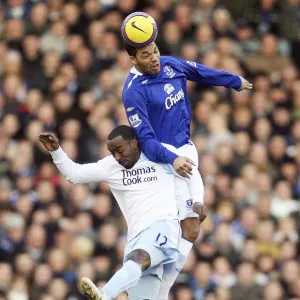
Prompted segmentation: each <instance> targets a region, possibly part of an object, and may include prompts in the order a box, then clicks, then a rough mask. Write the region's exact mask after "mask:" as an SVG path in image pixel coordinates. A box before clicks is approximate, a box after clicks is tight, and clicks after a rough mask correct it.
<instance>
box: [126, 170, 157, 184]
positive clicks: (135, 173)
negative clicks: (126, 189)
mask: <svg viewBox="0 0 300 300" xmlns="http://www.w3.org/2000/svg"><path fill="white" fill-rule="evenodd" d="M155 172H156V170H155V168H154V167H146V168H140V169H135V170H122V174H123V185H132V184H139V183H143V182H152V181H156V180H157V176H142V175H147V174H151V173H155Z"/></svg>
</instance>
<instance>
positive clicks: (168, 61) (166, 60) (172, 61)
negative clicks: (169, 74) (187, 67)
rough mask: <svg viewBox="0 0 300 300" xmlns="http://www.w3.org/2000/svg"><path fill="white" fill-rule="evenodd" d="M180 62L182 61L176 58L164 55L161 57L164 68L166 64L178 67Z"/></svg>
mask: <svg viewBox="0 0 300 300" xmlns="http://www.w3.org/2000/svg"><path fill="white" fill-rule="evenodd" d="M179 61H180V59H179V58H177V57H175V56H168V55H162V56H161V57H160V63H161V65H162V66H164V65H165V64H171V65H173V64H174V65H176V64H178V62H179Z"/></svg>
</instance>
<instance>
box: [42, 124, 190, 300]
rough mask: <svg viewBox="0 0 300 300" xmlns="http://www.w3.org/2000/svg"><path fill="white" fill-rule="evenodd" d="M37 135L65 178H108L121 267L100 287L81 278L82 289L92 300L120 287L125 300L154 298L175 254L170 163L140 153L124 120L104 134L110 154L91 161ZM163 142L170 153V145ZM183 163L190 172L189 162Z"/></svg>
mask: <svg viewBox="0 0 300 300" xmlns="http://www.w3.org/2000/svg"><path fill="white" fill-rule="evenodd" d="M39 140H40V142H41V143H43V145H44V146H45V148H46V149H47V150H49V151H50V154H51V156H52V158H53V161H54V163H55V164H56V166H57V167H58V169H59V171H60V172H61V173H62V174H63V175H64V177H65V178H66V179H67V180H69V181H70V182H71V183H74V184H75V183H94V182H101V181H106V182H108V183H109V185H110V189H111V192H112V193H113V195H114V197H115V198H116V200H117V202H118V204H119V206H120V209H121V211H122V213H123V214H124V217H125V219H126V222H127V225H128V236H127V237H128V243H127V245H126V247H125V251H124V252H125V253H124V264H123V267H122V268H121V269H120V270H119V271H118V272H116V273H115V275H114V276H113V277H112V278H111V279H110V280H109V281H108V283H107V284H106V285H105V286H104V287H103V288H102V289H101V290H100V289H98V288H97V287H96V286H95V285H94V283H93V282H92V281H91V280H90V279H88V278H82V280H81V287H82V289H83V291H84V293H85V294H86V295H87V296H88V297H89V299H95V300H110V299H114V298H115V297H117V296H118V295H119V294H120V293H121V292H123V291H127V293H128V295H129V298H130V300H141V299H148V300H154V299H157V298H158V294H159V290H160V284H161V280H162V275H163V272H164V267H163V266H164V265H166V264H170V263H176V260H177V259H178V257H179V252H178V242H179V238H180V236H181V228H180V224H179V220H178V211H177V207H176V201H175V198H176V194H175V177H174V174H176V172H175V171H174V170H173V168H172V167H171V166H170V165H167V164H158V163H154V162H152V161H150V160H149V159H148V158H147V157H146V156H145V155H144V154H143V153H142V152H141V150H140V147H139V145H138V142H137V139H136V134H135V131H134V130H133V129H132V128H130V127H128V126H125V125H121V126H118V127H116V128H115V129H114V130H113V131H112V132H111V133H110V134H109V136H108V142H107V148H108V150H109V151H110V152H111V153H112V155H111V156H108V157H105V158H104V159H102V160H99V161H98V162H96V163H90V164H83V165H80V164H77V163H75V162H73V161H72V160H71V159H69V158H68V156H67V154H66V153H65V152H64V151H63V150H62V149H61V148H60V147H59V140H58V139H57V137H56V136H55V135H54V134H52V133H41V134H40V135H39ZM168 147H169V149H171V150H173V151H174V152H176V149H175V147H173V146H168ZM186 159H187V161H189V159H188V158H186ZM189 168H190V169H189V172H190V173H191V172H192V167H191V166H190V167H189ZM180 180H182V181H184V180H185V179H180ZM180 180H179V181H176V184H177V183H178V182H180ZM187 181H189V180H187ZM184 184H185V185H187V184H186V183H185V182H184ZM187 193H188V194H186V195H183V196H184V197H186V199H189V198H190V194H189V190H188V189H187Z"/></svg>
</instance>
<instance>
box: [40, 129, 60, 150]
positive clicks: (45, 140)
mask: <svg viewBox="0 0 300 300" xmlns="http://www.w3.org/2000/svg"><path fill="white" fill-rule="evenodd" d="M39 141H40V142H41V143H42V144H43V145H44V147H45V148H46V149H47V150H48V151H55V150H57V149H58V148H59V140H58V138H57V137H56V136H55V135H54V134H53V133H50V132H46V133H40V135H39Z"/></svg>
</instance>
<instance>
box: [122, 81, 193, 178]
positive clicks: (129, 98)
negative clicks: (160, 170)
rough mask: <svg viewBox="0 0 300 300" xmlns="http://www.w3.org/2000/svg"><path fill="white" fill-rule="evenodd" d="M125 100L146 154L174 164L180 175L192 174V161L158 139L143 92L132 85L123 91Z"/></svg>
mask: <svg viewBox="0 0 300 300" xmlns="http://www.w3.org/2000/svg"><path fill="white" fill-rule="evenodd" d="M123 102H124V106H125V110H126V114H127V117H128V120H129V123H130V125H131V127H132V128H134V130H135V132H136V135H137V138H138V141H139V144H140V147H141V149H142V151H143V152H144V153H145V155H146V156H147V157H148V158H149V159H150V160H151V161H154V162H158V163H165V164H170V165H172V166H173V167H174V169H175V170H176V172H177V173H178V174H179V175H180V176H183V177H188V176H189V175H191V167H190V164H189V162H190V161H188V160H187V159H186V158H184V157H179V156H178V155H177V154H175V153H174V152H172V151H170V150H168V149H167V148H166V147H164V146H163V145H162V144H161V143H160V142H159V141H158V140H157V139H156V135H155V133H154V130H153V128H152V126H151V124H150V121H149V117H148V113H147V105H146V103H147V99H146V98H145V97H144V96H143V94H142V93H141V92H140V91H138V90H136V89H135V88H132V87H130V88H128V89H127V90H126V91H125V92H123Z"/></svg>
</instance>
